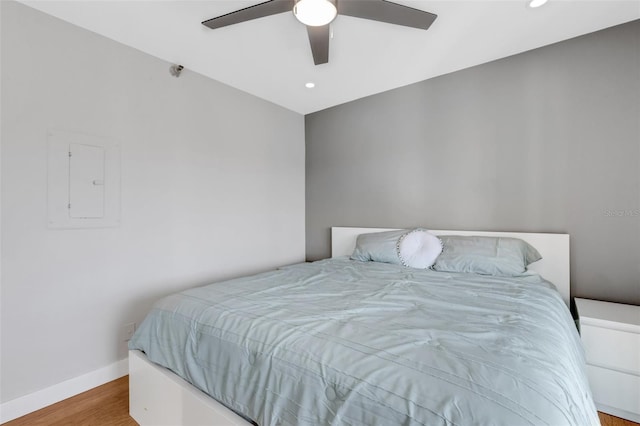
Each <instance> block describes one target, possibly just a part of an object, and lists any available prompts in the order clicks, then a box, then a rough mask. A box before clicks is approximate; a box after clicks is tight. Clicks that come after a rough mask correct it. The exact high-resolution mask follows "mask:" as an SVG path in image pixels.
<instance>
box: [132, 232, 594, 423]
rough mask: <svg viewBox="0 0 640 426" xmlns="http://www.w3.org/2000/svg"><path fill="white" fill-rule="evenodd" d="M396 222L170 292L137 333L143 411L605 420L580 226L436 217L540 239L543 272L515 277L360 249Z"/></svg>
mask: <svg viewBox="0 0 640 426" xmlns="http://www.w3.org/2000/svg"><path fill="white" fill-rule="evenodd" d="M383 231H389V229H379V228H375V229H372V228H333V229H332V259H327V260H323V261H319V262H314V263H306V264H300V265H294V266H291V267H285V268H281V269H279V270H277V271H273V272H269V273H265V274H259V275H255V276H252V277H246V278H243V279H239V280H231V281H226V282H224V283H217V284H214V285H211V286H205V287H200V288H197V289H191V290H188V291H186V292H182V293H180V294H178V295H174V296H170V297H168V298H165V299H163V300H161V301H159V302H158V303H157V304H156V306H155V307H154V310H152V312H151V313H150V314H149V316H148V317H147V319H145V321H144V322H143V323H142V324H141V327H140V328H139V329H138V331H137V332H136V335H135V336H134V338H133V339H132V341H131V344H130V348H131V351H130V355H129V360H130V361H129V362H130V413H131V415H132V417H133V418H134V419H135V420H136V421H138V423H140V424H141V425H162V424H166V425H204V424H212V425H247V424H259V425H261V426H262V425H276V424H283V425H286V424H300V425H307V424H308V425H317V424H363V425H375V424H425V425H427V424H428V425H431V424H451V425H466V424H505V425H519V424H532V425H537V424H548V425H556V424H568V425H569V424H570V425H590V424H598V418H597V414H596V411H595V408H594V406H593V401H592V399H591V394H590V391H589V387H588V383H587V380H586V376H585V373H584V369H585V367H584V358H583V353H582V349H581V346H580V342H579V337H578V334H577V331H576V330H575V327H574V325H573V322H572V318H571V315H570V314H569V310H568V309H567V306H566V305H565V303H568V301H569V293H570V291H569V237H568V235H562V234H522V233H515V234H514V233H482V232H460V231H431V232H432V233H434V234H438V235H481V236H499V237H517V238H520V239H522V240H524V241H527V242H529V243H530V244H531V245H533V246H534V247H535V248H537V249H538V251H539V252H540V254H541V255H542V257H543V259H542V260H540V261H539V262H535V263H533V264H531V266H530V269H531V270H535V272H538V273H539V274H540V275H538V274H534V273H527V274H525V275H523V276H522V277H519V278H518V279H515V280H514V279H513V278H504V277H486V276H480V275H474V274H457V273H442V272H434V271H431V270H415V269H411V268H406V267H404V266H401V265H400V266H399V265H389V264H383V263H378V262H357V261H353V260H349V259H348V255H350V254H351V253H352V252H353V249H354V246H355V245H356V237H357V236H358V235H360V234H363V233H373V232H383ZM541 276H542V277H544V278H547V279H548V280H549V281H552V282H554V284H555V287H554V286H553V285H551V284H549V283H548V282H547V281H545V280H544V279H542V278H540V277H541ZM425 283H428V284H425ZM563 301H564V302H565V303H563ZM187 317H191V319H188V318H187ZM194 318H195V320H194ZM205 341H210V342H209V343H211V342H213V344H211V345H205V344H204V342H205ZM186 354H187V355H189V356H186V357H185V355H186ZM203 391H204V392H203ZM205 392H206V393H205Z"/></svg>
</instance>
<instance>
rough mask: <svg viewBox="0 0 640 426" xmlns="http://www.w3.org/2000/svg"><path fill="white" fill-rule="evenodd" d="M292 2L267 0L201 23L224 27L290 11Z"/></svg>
mask: <svg viewBox="0 0 640 426" xmlns="http://www.w3.org/2000/svg"><path fill="white" fill-rule="evenodd" d="M293 4H294V1H293V0H269V1H266V2H264V3H260V4H256V5H254V6H249V7H245V8H244V9H240V10H236V11H235V12H231V13H227V14H226V15H222V16H218V17H215V18H211V19H208V20H206V21H204V22H202V25H205V26H207V27H209V28H211V29H216V28H221V27H226V26H227V25H233V24H239V23H240V22H245V21H251V20H252V19H258V18H263V17H265V16H271V15H277V14H278V13H283V12H290V11H291V10H293Z"/></svg>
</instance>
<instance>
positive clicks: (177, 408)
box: [129, 227, 570, 426]
mask: <svg viewBox="0 0 640 426" xmlns="http://www.w3.org/2000/svg"><path fill="white" fill-rule="evenodd" d="M391 230H393V229H390V228H344V227H334V228H331V256H332V257H337V256H343V255H348V254H351V253H352V252H353V249H354V247H355V244H356V238H357V236H358V235H360V234H364V233H369V232H382V231H391ZM431 232H433V233H434V234H436V235H444V234H446V235H484V236H502V237H515V238H521V239H523V240H525V241H527V242H528V243H529V244H531V245H532V246H534V247H535V248H536V249H537V250H538V251H539V252H540V254H541V255H542V257H543V259H542V260H540V261H538V262H536V263H534V264H532V265H531V266H530V268H529V269H532V270H534V271H536V272H538V273H539V274H540V275H542V276H543V277H545V278H546V279H547V280H549V281H551V282H553V283H554V284H555V285H556V287H558V290H559V291H560V294H562V297H563V299H564V300H565V302H566V303H567V304H568V303H569V294H570V291H569V235H567V234H528V233H516V232H476V231H431ZM129 414H130V415H131V417H133V418H134V419H135V421H137V422H138V423H139V424H140V425H141V426H165V425H166V426H205V425H212V426H247V425H251V423H250V422H248V421H247V420H245V419H244V418H242V417H240V416H239V415H237V414H236V413H234V412H233V411H231V410H229V409H228V408H227V407H225V406H224V405H222V404H220V403H219V402H218V401H216V400H215V399H213V398H211V397H209V396H208V395H206V394H205V393H204V392H202V391H200V390H199V389H197V388H195V387H194V386H192V385H191V384H190V383H188V382H186V381H185V380H184V379H182V378H181V377H179V376H177V375H175V374H174V373H172V372H171V371H169V370H167V369H166V368H163V367H160V366H158V365H156V364H154V363H152V362H151V361H149V360H148V359H147V358H146V356H145V355H144V354H143V353H142V352H140V351H129Z"/></svg>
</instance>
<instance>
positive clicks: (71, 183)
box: [47, 131, 120, 228]
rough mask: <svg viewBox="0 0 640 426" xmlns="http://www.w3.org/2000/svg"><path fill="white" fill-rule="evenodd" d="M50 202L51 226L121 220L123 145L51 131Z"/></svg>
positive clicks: (107, 223)
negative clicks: (121, 158)
mask: <svg viewBox="0 0 640 426" xmlns="http://www.w3.org/2000/svg"><path fill="white" fill-rule="evenodd" d="M47 175H48V182H47V188H48V190H47V195H48V200H47V206H48V226H49V227H50V228H102V227H112V226H119V224H120V147H119V145H118V144H117V143H114V142H113V141H111V140H109V139H105V138H99V137H96V136H91V135H83V134H79V133H68V132H57V131H56V132H49V134H48V172H47Z"/></svg>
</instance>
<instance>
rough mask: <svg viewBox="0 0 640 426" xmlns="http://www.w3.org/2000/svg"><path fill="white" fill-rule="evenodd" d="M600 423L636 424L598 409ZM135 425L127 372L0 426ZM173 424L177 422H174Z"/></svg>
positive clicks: (607, 424)
mask: <svg viewBox="0 0 640 426" xmlns="http://www.w3.org/2000/svg"><path fill="white" fill-rule="evenodd" d="M598 415H599V416H600V422H602V426H640V424H638V423H634V422H630V421H629V420H624V419H620V418H618V417H613V416H610V415H608V414H604V413H598ZM45 425H47V426H103V425H104V426H137V425H138V423H136V422H135V420H133V419H132V418H131V417H129V376H125V377H122V378H121V379H118V380H114V381H113V382H109V383H107V384H105V385H102V386H99V387H97V388H95V389H91V390H88V391H86V392H84V393H81V394H80V395H76V396H74V397H73V398H69V399H66V400H64V401H61V402H58V403H57V404H53V405H50V406H49V407H46V408H43V409H42V410H39V411H36V412H34V413H31V414H27V415H26V416H23V417H20V418H19V419H15V420H12V421H10V422H8V423H4V424H3V426H45ZM176 426H177V425H176Z"/></svg>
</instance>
